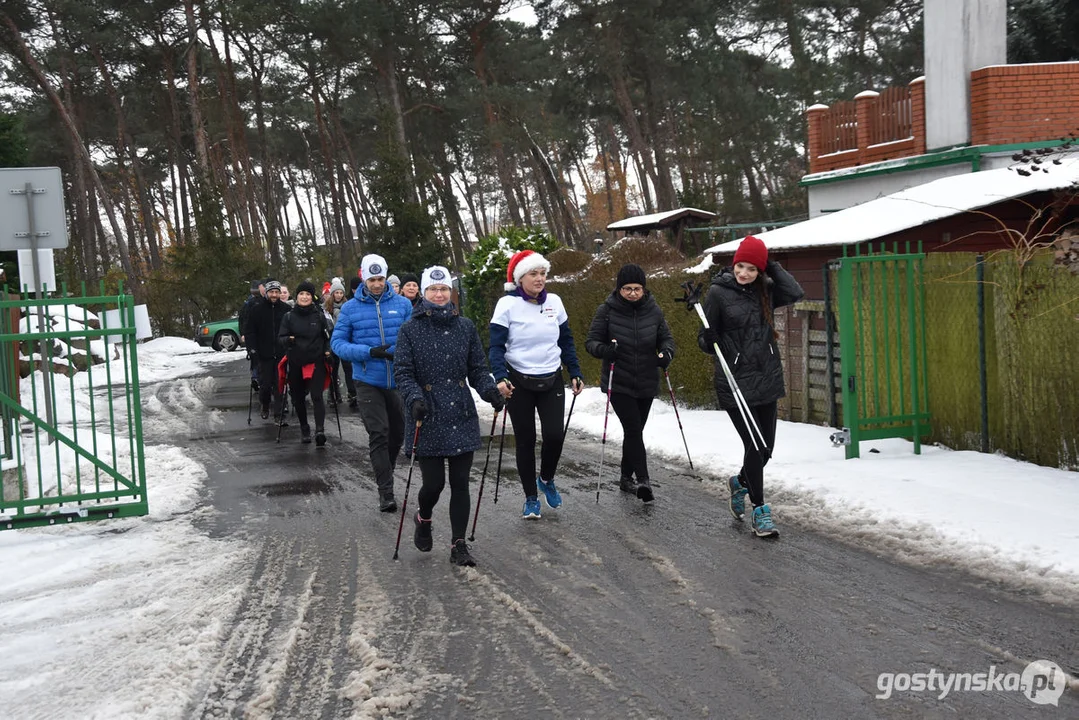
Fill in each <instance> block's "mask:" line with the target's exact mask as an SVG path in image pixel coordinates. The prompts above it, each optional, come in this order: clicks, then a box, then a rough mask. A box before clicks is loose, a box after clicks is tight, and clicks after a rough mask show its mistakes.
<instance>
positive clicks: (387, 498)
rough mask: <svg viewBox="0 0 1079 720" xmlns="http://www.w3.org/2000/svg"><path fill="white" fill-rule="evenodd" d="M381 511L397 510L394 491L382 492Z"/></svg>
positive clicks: (379, 507) (379, 502)
mask: <svg viewBox="0 0 1079 720" xmlns="http://www.w3.org/2000/svg"><path fill="white" fill-rule="evenodd" d="M378 509H379V512H385V513H391V512H397V500H395V499H394V497H393V493H392V492H391V493H380V494H379V500H378Z"/></svg>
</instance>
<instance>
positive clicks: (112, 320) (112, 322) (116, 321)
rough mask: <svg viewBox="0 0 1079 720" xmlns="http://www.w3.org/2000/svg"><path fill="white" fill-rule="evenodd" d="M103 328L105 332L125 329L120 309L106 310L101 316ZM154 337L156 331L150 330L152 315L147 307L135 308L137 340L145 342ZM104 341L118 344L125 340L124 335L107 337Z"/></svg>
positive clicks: (139, 306) (137, 306)
mask: <svg viewBox="0 0 1079 720" xmlns="http://www.w3.org/2000/svg"><path fill="white" fill-rule="evenodd" d="M101 327H102V329H105V330H119V329H122V328H124V327H125V326H124V322H123V319H122V318H121V316H120V309H119V308H117V309H116V310H106V311H105V312H104V313H103V314H102V315H101ZM153 336H154V331H153V330H152V329H151V328H150V313H149V311H148V310H147V309H146V306H145V305H136V306H135V339H136V340H144V339H146V338H151V337H153ZM104 340H105V342H107V343H118V342H121V341H122V340H123V336H122V335H105V336H104Z"/></svg>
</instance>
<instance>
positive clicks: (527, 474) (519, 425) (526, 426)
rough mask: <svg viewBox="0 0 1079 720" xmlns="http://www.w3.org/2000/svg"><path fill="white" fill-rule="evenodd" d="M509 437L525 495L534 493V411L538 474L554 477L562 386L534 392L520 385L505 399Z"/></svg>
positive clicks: (559, 451)
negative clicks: (540, 441)
mask: <svg viewBox="0 0 1079 720" xmlns="http://www.w3.org/2000/svg"><path fill="white" fill-rule="evenodd" d="M506 408H507V409H508V410H509V415H510V421H511V422H512V423H513V437H514V439H515V440H516V442H517V472H518V474H519V475H520V476H521V486H522V487H523V488H524V491H525V496H531V495H537V494H538V493H539V491H538V489H537V487H536V413H537V412H539V419H540V433H541V434H542V436H543V448H542V449H541V450H540V475H541V476H542V477H543V479H544V480H545V481H548V482H549V481H551V480H553V479H554V474H555V471H556V470H557V469H558V459H559V458H560V457H562V418H563V417H564V414H565V411H566V388H565V387H563V386H562V385H561V384H558V385H555V386H554V387H552V388H551V389H550V390H544V391H542V392H534V391H532V390H525V389H524V388H523V387H521V386H520V385H516V386H514V388H513V395H512V396H510V399H509V400H508V401H507V402H506Z"/></svg>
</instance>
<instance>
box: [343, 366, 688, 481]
mask: <svg viewBox="0 0 1079 720" xmlns="http://www.w3.org/2000/svg"><path fill="white" fill-rule="evenodd" d="M333 388H334V391H336V390H337V383H334V384H333ZM333 395H334V392H333V391H331V393H330V397H333ZM338 395H340V393H338ZM340 404H341V398H340V397H338V398H337V402H335V403H334V404H333V416H334V417H335V418H337V438H338V439H339V440H341V441H342V442H344V440H345V436H344V434H343V433H342V432H341V411H340V410H338V409H337V406H338V405H340ZM690 467H693V464H692V463H690Z"/></svg>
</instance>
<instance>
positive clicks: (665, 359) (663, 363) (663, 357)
mask: <svg viewBox="0 0 1079 720" xmlns="http://www.w3.org/2000/svg"><path fill="white" fill-rule="evenodd" d="M671 360H674V355H672V354H671V353H670V351H668V352H664V353H660V354H659V357H657V358H656V362H657V363H659V366H660V367H661V368H663V369H664V370H666V369H667V368H668V367H670V364H671Z"/></svg>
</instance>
